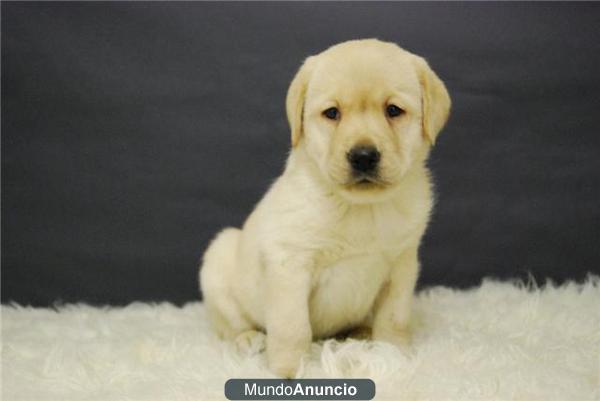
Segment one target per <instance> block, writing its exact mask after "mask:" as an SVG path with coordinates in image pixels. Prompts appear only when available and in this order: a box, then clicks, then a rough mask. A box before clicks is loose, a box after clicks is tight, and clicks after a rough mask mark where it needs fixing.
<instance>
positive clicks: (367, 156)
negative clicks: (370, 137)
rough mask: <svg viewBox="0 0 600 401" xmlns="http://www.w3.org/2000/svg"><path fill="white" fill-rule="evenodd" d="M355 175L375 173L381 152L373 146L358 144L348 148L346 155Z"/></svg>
mask: <svg viewBox="0 0 600 401" xmlns="http://www.w3.org/2000/svg"><path fill="white" fill-rule="evenodd" d="M346 156H347V158H348V162H349V163H350V166H351V167H352V172H353V174H354V175H356V176H372V175H375V174H376V173H377V166H378V165H379V160H380V159H381V154H380V153H379V151H378V150H377V148H375V147H374V146H370V145H358V146H355V147H353V148H352V149H350V151H349V152H348V154H347V155H346Z"/></svg>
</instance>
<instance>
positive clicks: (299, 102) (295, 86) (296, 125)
mask: <svg viewBox="0 0 600 401" xmlns="http://www.w3.org/2000/svg"><path fill="white" fill-rule="evenodd" d="M313 64H314V60H313V57H309V58H307V59H306V61H304V64H302V67H300V69H299V70H298V72H297V73H296V76H295V77H294V79H293V80H292V83H291V84H290V88H289V89H288V93H287V98H286V100H285V106H286V107H285V108H286V111H287V118H288V122H289V124H290V130H291V131H292V147H294V146H296V145H297V144H298V142H300V137H301V136H302V131H303V128H304V127H303V125H304V124H303V120H304V118H303V117H304V100H305V98H306V88H307V87H308V81H309V80H310V76H311V74H312V69H313Z"/></svg>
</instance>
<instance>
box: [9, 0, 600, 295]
mask: <svg viewBox="0 0 600 401" xmlns="http://www.w3.org/2000/svg"><path fill="white" fill-rule="evenodd" d="M599 20H600V7H599V5H598V4H592V3H587V4H559V3H551V4H547V3H523V4H516V3H501V4H500V3H496V4H483V3H444V4H441V3H437V4H434V3H419V4H417V3H368V4H367V3H362V4H361V3H327V4H324V3H321V4H317V3H287V4H278V3H244V4H238V3H138V2H134V3H124V2H123V3H85V4H83V3H63V4H59V3H51V4H49V3H43V4H36V3H10V2H2V301H3V302H7V301H11V300H14V301H18V302H21V303H27V304H35V305H47V304H51V303H52V302H55V301H57V300H62V301H65V302H73V301H86V302H92V303H113V304H122V303H126V302H130V301H133V300H155V301H158V300H170V301H174V302H178V303H179V302H184V301H188V300H193V299H195V298H197V297H198V293H197V283H196V274H197V261H198V259H199V257H200V256H201V254H202V251H203V249H204V248H205V246H206V244H207V241H208V240H209V239H210V237H211V236H212V235H213V234H214V233H215V232H216V231H217V230H219V229H220V228H221V227H223V226H226V225H239V224H241V223H242V221H243V219H244V217H245V216H246V215H247V214H248V213H249V211H250V210H251V209H252V206H253V205H254V204H255V203H256V201H257V200H258V199H259V198H260V196H261V194H262V193H263V192H264V191H265V189H266V188H267V186H268V185H269V183H270V182H271V181H272V180H273V178H274V177H276V176H277V175H278V174H279V172H280V171H281V170H282V166H283V162H284V160H285V156H286V152H287V150H288V147H289V137H288V135H289V134H288V128H287V125H286V120H285V114H284V97H285V93H286V89H287V85H288V83H289V81H290V79H291V78H292V76H293V74H294V72H295V70H296V69H297V67H298V66H299V63H300V62H301V60H302V59H303V58H305V57H306V56H307V55H309V54H312V53H315V52H318V51H320V50H322V49H324V48H326V47H327V46H329V45H331V44H333V43H336V42H339V41H343V40H347V39H352V38H361V37H378V38H382V39H386V40H391V41H395V42H397V43H399V44H400V45H402V46H404V47H406V48H407V49H409V50H412V51H414V52H416V53H418V54H421V55H423V56H425V57H426V58H427V59H428V60H429V61H430V63H431V64H432V66H433V67H434V69H435V70H436V71H437V72H438V73H439V75H440V76H441V77H442V78H443V79H444V80H445V82H446V83H447V86H448V88H449V90H450V92H451V95H452V97H453V100H454V109H453V115H452V117H451V119H450V122H449V124H448V126H447V128H446V129H445V131H444V132H443V133H442V134H441V136H440V138H439V142H438V145H437V146H436V147H435V149H434V152H433V157H432V160H431V166H432V169H433V170H434V174H435V177H436V181H437V193H438V200H439V202H438V205H437V209H436V212H435V215H434V218H433V221H432V224H431V227H430V230H429V231H428V234H427V237H426V240H425V243H424V246H423V248H422V260H423V274H422V277H421V285H425V286H426V285H433V284H444V285H450V286H461V287H464V286H469V285H474V284H477V283H478V282H480V280H481V278H482V277H484V276H495V277H501V278H507V277H515V276H516V277H523V276H524V275H526V274H527V273H526V272H531V273H532V274H533V275H534V276H535V277H536V278H538V279H543V278H546V277H550V278H552V279H554V280H556V281H562V280H565V279H570V278H572V279H582V278H583V277H585V274H586V273H587V272H588V271H595V272H596V273H598V272H599V269H600V267H599V265H600V255H599V250H598V238H599V234H600V229H599V227H600V224H599V223H600V207H599V206H598V197H599V195H600V189H599V187H598V183H599V182H600V158H599V156H600V154H599V150H600V147H599V145H600V135H599V128H600V102H599V93H600V74H599V72H600V30H599V29H598V21H599Z"/></svg>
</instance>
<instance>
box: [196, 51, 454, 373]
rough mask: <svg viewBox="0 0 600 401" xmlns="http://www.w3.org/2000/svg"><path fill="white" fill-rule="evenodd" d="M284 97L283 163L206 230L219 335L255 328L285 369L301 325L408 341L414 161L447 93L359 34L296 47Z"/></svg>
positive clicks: (421, 159)
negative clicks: (297, 63)
mask: <svg viewBox="0 0 600 401" xmlns="http://www.w3.org/2000/svg"><path fill="white" fill-rule="evenodd" d="M286 107H287V116H288V120H289V123H290V126H291V136H292V151H291V153H290V155H289V158H288V160H287V164H286V167H285V171H284V172H283V174H282V175H281V176H280V177H279V178H278V179H277V180H276V182H275V183H274V184H273V185H272V187H271V188H270V189H269V191H268V192H267V193H266V194H265V196H264V198H263V199H262V200H261V201H260V202H259V203H258V205H257V206H256V208H255V209H254V211H253V212H252V214H250V216H249V217H248V220H247V221H246V222H245V224H244V227H243V228H242V229H241V230H240V229H237V228H227V229H225V230H223V231H222V232H221V233H219V234H218V235H217V237H216V238H215V239H214V240H213V241H212V243H211V244H210V246H209V248H208V249H207V251H206V253H205V254H204V258H203V266H202V268H201V272H200V284H201V289H202V293H203V294H204V300H205V303H206V307H207V310H208V313H209V315H210V319H211V321H212V323H213V325H214V328H215V329H216V331H217V332H218V334H219V335H221V336H222V337H224V338H229V339H237V342H238V344H250V345H251V344H252V343H253V342H254V341H255V340H256V339H258V338H259V337H260V336H264V334H262V332H263V331H265V332H266V347H267V356H268V361H269V366H270V368H271V369H272V370H273V371H274V372H275V373H277V374H279V375H280V376H283V377H293V376H294V375H295V374H296V371H297V369H298V367H299V364H300V361H301V358H302V356H303V354H304V353H305V352H306V351H307V349H308V348H309V345H310V343H311V341H312V340H313V339H314V338H323V337H329V336H332V335H335V334H336V333H339V332H342V331H348V330H351V329H353V328H362V327H366V328H370V329H371V331H372V337H373V339H375V340H382V341H388V342H391V343H394V344H398V345H403V344H405V343H406V342H407V341H408V335H409V333H408V323H409V317H410V309H411V299H412V296H413V290H414V287H415V282H416V280H417V275H418V271H419V260H418V255H417V254H418V248H419V243H420V241H421V237H422V235H423V232H424V231H425V228H426V226H427V222H428V219H429V214H430V210H431V207H432V192H431V185H432V184H431V181H430V178H429V171H428V170H427V168H426V166H425V161H426V159H427V156H428V153H429V150H430V147H431V145H432V144H433V142H434V141H435V139H436V136H437V135H438V133H439V131H440V130H441V129H442V127H443V125H444V124H445V122H446V119H447V117H448V113H449V110H450V98H449V96H448V92H447V91H446V88H445V86H444V84H443V83H442V81H441V80H440V79H439V78H438V77H437V75H436V74H435V73H434V72H433V71H432V70H431V68H430V67H429V66H428V64H427V62H426V61H425V60H424V59H422V58H421V57H418V56H415V55H413V54H411V53H409V52H407V51H405V50H403V49H401V48H400V47H398V46H396V45H395V44H393V43H386V42H381V41H379V40H375V39H368V40H353V41H349V42H344V43H341V44H338V45H335V46H333V47H331V48H329V49H328V50H326V51H324V52H322V53H320V54H318V55H316V56H312V57H309V58H308V59H307V60H306V61H305V63H304V65H302V67H301V68H300V70H299V71H298V73H297V75H296V77H295V78H294V79H293V81H292V83H291V85H290V88H289V92H288V95H287V101H286Z"/></svg>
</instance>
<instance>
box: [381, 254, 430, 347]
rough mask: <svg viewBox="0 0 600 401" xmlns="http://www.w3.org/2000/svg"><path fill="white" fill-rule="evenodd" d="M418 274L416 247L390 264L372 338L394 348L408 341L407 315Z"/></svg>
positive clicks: (408, 315)
mask: <svg viewBox="0 0 600 401" xmlns="http://www.w3.org/2000/svg"><path fill="white" fill-rule="evenodd" d="M418 274H419V261H418V255H417V247H416V246H415V247H411V248H409V249H407V250H406V251H405V252H403V253H402V254H401V255H400V257H399V258H398V259H397V260H396V261H394V266H393V267H392V271H391V277H390V282H389V285H388V286H387V287H386V288H384V289H383V290H382V293H381V294H380V299H379V300H378V302H377V305H376V307H375V308H376V309H375V317H374V320H373V339H374V340H380V341H386V342H389V343H392V344H396V345H398V346H401V347H403V346H406V345H408V343H409V342H410V332H409V323H410V312H411V306H412V299H413V294H414V289H415V284H416V282H417V276H418Z"/></svg>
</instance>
